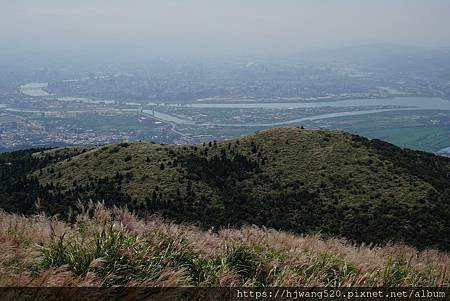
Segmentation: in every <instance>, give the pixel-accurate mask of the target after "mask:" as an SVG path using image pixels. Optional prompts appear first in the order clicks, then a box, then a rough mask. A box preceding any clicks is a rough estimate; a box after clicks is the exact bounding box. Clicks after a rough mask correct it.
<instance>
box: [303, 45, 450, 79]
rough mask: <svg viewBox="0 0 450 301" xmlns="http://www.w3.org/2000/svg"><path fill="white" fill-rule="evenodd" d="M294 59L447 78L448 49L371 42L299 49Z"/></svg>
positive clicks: (449, 56) (449, 54)
mask: <svg viewBox="0 0 450 301" xmlns="http://www.w3.org/2000/svg"><path fill="white" fill-rule="evenodd" d="M295 57H296V58H297V59H300V60H304V61H307V62H318V63H345V64H353V65H355V64H356V65H359V66H365V67H368V68H370V69H371V70H377V69H383V70H386V71H390V72H402V73H403V72H414V73H421V75H424V74H423V73H424V72H426V73H430V72H431V73H433V74H438V75H439V76H441V77H445V78H448V76H449V74H450V73H449V72H450V68H449V66H450V49H439V48H438V49H436V48H427V47H413V46H403V45H395V44H371V45H361V46H354V47H346V48H338V49H322V50H321V49H319V50H316V51H314V52H312V51H309V52H303V53H298V54H296V56H295Z"/></svg>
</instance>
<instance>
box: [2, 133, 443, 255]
mask: <svg viewBox="0 0 450 301" xmlns="http://www.w3.org/2000/svg"><path fill="white" fill-rule="evenodd" d="M69 150H70V152H69ZM32 153H34V155H32V156H31V159H30V160H31V161H33V162H35V163H33V164H36V166H35V167H33V168H30V170H29V171H28V172H24V174H25V179H27V180H26V181H31V179H33V180H32V181H31V184H30V183H28V184H27V185H29V186H30V187H29V188H28V191H29V193H28V195H32V194H34V200H33V198H28V199H27V200H25V201H23V204H20V201H16V202H15V203H14V202H13V201H12V200H11V197H10V195H11V193H9V199H10V201H8V195H7V194H6V193H5V192H4V193H3V194H4V195H6V199H7V201H3V203H0V205H1V206H2V207H4V208H6V210H9V211H13V212H20V213H28V214H31V213H32V212H31V211H32V210H34V209H33V208H32V207H33V205H34V203H35V202H36V201H37V200H38V205H39V206H40V209H41V210H44V211H46V212H48V213H49V214H55V213H58V214H61V216H65V217H66V218H70V216H71V214H72V215H73V214H76V213H77V211H76V210H77V209H76V203H77V202H80V201H81V202H86V201H89V200H92V201H104V202H105V204H106V205H107V206H127V207H128V208H130V209H132V210H134V211H135V212H137V213H138V214H141V215H145V214H154V213H157V214H160V215H162V216H163V217H164V218H168V219H171V220H174V221H176V222H183V223H184V222H187V223H195V224H198V225H200V226H203V227H206V228H208V227H215V228H220V227H226V226H229V225H230V226H242V225H246V224H255V225H258V226H266V227H270V228H275V229H280V230H287V231H292V232H296V233H317V232H320V233H323V234H325V235H331V236H342V237H346V238H349V239H352V240H354V241H357V242H366V243H377V244H378V243H386V242H388V241H395V242H399V241H401V242H405V243H407V244H410V245H413V246H416V247H419V248H428V247H435V248H439V249H446V250H448V249H450V241H449V239H448V238H447V237H450V236H449V235H448V234H450V222H449V220H450V218H449V217H450V197H449V195H450V193H449V187H450V185H449V184H450V180H449V174H450V160H449V159H448V158H444V157H439V156H435V155H432V154H428V153H424V152H418V151H412V150H404V149H400V148H398V147H396V146H393V145H391V144H389V143H386V142H383V141H380V140H369V139H366V138H363V137H360V136H356V135H352V134H348V133H343V132H339V131H328V130H305V129H300V128H276V129H271V130H265V131H260V132H257V133H255V134H254V135H250V136H245V137H241V138H239V139H234V140H228V141H221V142H217V141H211V142H209V143H204V144H203V145H156V144H151V143H143V142H135V143H121V144H116V145H107V146H100V147H94V148H85V149H83V148H72V149H57V150H42V151H40V152H32ZM12 154H13V153H12ZM3 157H4V156H3ZM22 180H24V178H23V177H22ZM26 181H25V182H26ZM9 190H14V189H9ZM16 195H17V194H16ZM24 198H25V199H26V198H27V197H26V196H25V197H24ZM19 207H20V208H19ZM27 210H28V212H27ZM71 212H72V213H71Z"/></svg>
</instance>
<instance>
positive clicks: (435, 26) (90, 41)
mask: <svg viewBox="0 0 450 301" xmlns="http://www.w3.org/2000/svg"><path fill="white" fill-rule="evenodd" d="M0 38H1V39H0V41H1V43H2V44H3V45H2V46H1V47H0V48H1V49H0V52H2V51H3V52H4V53H8V52H9V53H14V52H17V53H19V52H21V53H26V52H27V51H30V52H31V51H34V52H49V53H50V52H55V53H56V52H64V51H71V52H73V53H91V52H97V53H99V52H100V53H101V52H102V51H105V52H110V53H111V52H114V51H116V52H117V53H119V52H120V53H122V54H126V53H128V52H129V53H130V54H131V53H154V54H164V53H183V52H185V53H189V54H195V53H198V54H202V53H207V52H211V53H214V52H217V53H226V52H230V53H234V54H238V53H252V52H255V53H263V52H266V51H267V52H277V51H281V52H289V51H293V52H294V51H297V50H301V49H304V48H323V47H341V46H351V45H361V44H370V43H396V44H407V45H423V46H438V47H449V46H450V1H449V0H0Z"/></svg>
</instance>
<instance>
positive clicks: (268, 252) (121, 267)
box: [0, 205, 450, 300]
mask: <svg viewBox="0 0 450 301" xmlns="http://www.w3.org/2000/svg"><path fill="white" fill-rule="evenodd" d="M75 220H76V222H75V223H73V224H68V223H65V222H62V221H59V220H57V219H54V218H48V217H45V216H43V215H36V216H30V217H23V216H19V215H14V214H7V213H3V212H0V247H1V248H2V250H3V251H2V255H1V256H0V286H2V287H5V286H8V287H9V286H19V287H27V286H39V287H42V286H59V287H73V286H113V285H126V286H141V287H142V286H160V287H167V286H192V285H194V286H206V287H209V286H213V287H218V286H220V287H221V286H295V287H303V286H329V287H334V286H357V287H361V286H386V287H406V286H419V287H432V286H433V287H434V286H449V285H450V275H449V273H448V270H449V268H450V256H449V255H448V254H446V253H440V252H437V251H425V252H419V251H417V250H416V249H414V248H411V247H407V246H405V245H388V246H385V247H373V246H372V247H371V246H364V245H353V244H351V243H349V242H347V241H345V240H342V239H334V238H333V239H325V238H322V237H320V236H295V235H293V234H290V233H287V232H277V231H275V230H268V229H262V228H257V227H249V226H246V227H243V228H242V229H230V228H227V229H223V230H221V231H219V232H217V233H214V232H211V231H208V232H204V231H201V230H200V229H198V228H196V227H192V226H180V225H176V224H173V223H168V222H166V221H163V220H161V219H160V218H157V217H154V216H153V217H147V218H146V219H145V221H144V220H142V219H139V218H137V217H136V216H135V215H133V214H131V213H130V212H128V211H126V210H119V209H114V210H106V209H105V208H104V207H103V206H101V205H97V206H96V207H95V208H94V207H91V208H90V209H89V208H88V209H87V210H85V211H84V212H83V213H82V214H80V215H78V216H77V218H76V219H75ZM44 293H45V290H44ZM47 293H48V291H47ZM72 293H73V292H72ZM75 293H78V292H75ZM58 294H59V293H58ZM60 296H61V295H60ZM61 297H64V295H62V296H61ZM35 298H36V296H34V298H33V299H35ZM66 299H70V300H72V298H69V297H67V296H66Z"/></svg>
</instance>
